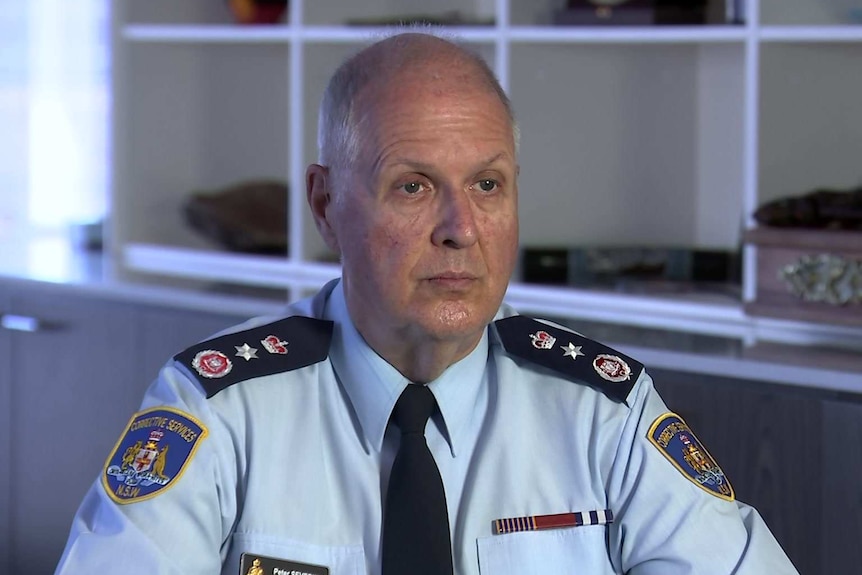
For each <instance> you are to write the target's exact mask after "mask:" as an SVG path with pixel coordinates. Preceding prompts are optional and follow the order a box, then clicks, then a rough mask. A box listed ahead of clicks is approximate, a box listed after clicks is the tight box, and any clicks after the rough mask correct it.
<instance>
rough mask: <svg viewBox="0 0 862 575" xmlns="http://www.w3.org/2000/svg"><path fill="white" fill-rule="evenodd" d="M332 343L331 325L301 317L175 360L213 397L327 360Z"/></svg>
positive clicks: (204, 344)
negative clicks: (254, 380) (242, 383)
mask: <svg viewBox="0 0 862 575" xmlns="http://www.w3.org/2000/svg"><path fill="white" fill-rule="evenodd" d="M331 339H332V322H331V321H326V320H322V319H315V318H312V317H304V316H298V315H297V316H291V317H288V318H285V319H281V320H278V321H276V322H273V323H268V324H266V325H262V326H259V327H255V328H252V329H248V330H245V331H239V332H236V333H229V334H226V335H223V336H220V337H217V338H214V339H210V340H207V341H204V342H201V343H199V344H197V345H193V346H192V347H190V348H188V349H186V350H185V351H183V352H181V353H178V354H177V355H175V356H174V359H175V360H176V361H178V362H179V363H181V364H183V365H184V366H186V367H187V368H189V370H190V371H191V372H192V374H194V375H196V376H197V379H198V381H199V382H200V384H201V386H203V388H204V391H206V394H207V398H210V397H212V396H214V395H215V394H217V393H218V392H220V391H221V390H223V389H225V388H228V387H230V386H231V385H233V384H235V383H238V382H240V381H245V380H247V379H252V378H255V377H262V376H265V375H272V374H274V373H282V372H285V371H292V370H294V369H300V368H302V367H306V366H309V365H312V364H315V363H318V362H320V361H323V360H324V359H326V357H327V356H328V355H329V342H330V340H331Z"/></svg>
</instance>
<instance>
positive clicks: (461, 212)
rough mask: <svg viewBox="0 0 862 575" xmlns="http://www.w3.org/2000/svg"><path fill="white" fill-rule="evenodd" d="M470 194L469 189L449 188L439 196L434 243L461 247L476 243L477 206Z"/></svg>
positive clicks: (433, 236)
mask: <svg viewBox="0 0 862 575" xmlns="http://www.w3.org/2000/svg"><path fill="white" fill-rule="evenodd" d="M469 194H470V192H469V191H468V190H464V189H456V188H448V189H446V190H445V193H443V194H440V195H439V196H438V197H439V198H440V203H439V204H438V206H437V214H438V221H437V225H436V226H435V227H434V232H433V234H432V237H431V241H432V242H433V243H434V245H437V246H445V247H450V248H456V249H460V248H466V247H469V246H471V245H473V244H475V243H476V241H477V240H478V230H477V227H476V214H475V211H474V210H475V207H476V206H475V205H474V204H473V202H472V200H471V199H470V196H469Z"/></svg>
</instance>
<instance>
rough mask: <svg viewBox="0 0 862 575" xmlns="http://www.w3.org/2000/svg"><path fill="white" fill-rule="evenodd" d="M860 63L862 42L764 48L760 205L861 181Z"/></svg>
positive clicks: (843, 186) (861, 87)
mask: <svg viewBox="0 0 862 575" xmlns="http://www.w3.org/2000/svg"><path fill="white" fill-rule="evenodd" d="M860 62H862V44H858V45H844V44H841V45H835V44H768V45H765V46H763V47H762V48H761V64H760V96H761V97H760V108H759V120H760V123H759V134H760V149H759V154H758V156H759V167H758V173H759V182H758V205H761V204H763V203H765V202H768V201H772V200H776V199H779V198H784V197H788V196H795V195H801V194H805V193H807V192H810V191H813V190H814V189H816V188H836V189H849V188H852V187H855V186H858V185H859V183H860V178H862V164H860V160H859V149H860V144H862V115H860V108H859V103H860V102H862V71H860V70H862V69H860V66H859V63H860ZM854 72H855V73H854Z"/></svg>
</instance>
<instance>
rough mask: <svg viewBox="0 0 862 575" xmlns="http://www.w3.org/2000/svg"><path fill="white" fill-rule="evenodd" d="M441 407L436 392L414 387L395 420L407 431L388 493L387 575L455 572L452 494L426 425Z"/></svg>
mask: <svg viewBox="0 0 862 575" xmlns="http://www.w3.org/2000/svg"><path fill="white" fill-rule="evenodd" d="M435 406H436V402H435V401H434V395H432V394H431V390H430V389H428V388H427V387H425V386H424V385H419V384H410V385H408V386H407V389H405V390H404V392H403V393H402V394H401V397H399V398H398V403H396V404H395V409H394V410H393V412H392V421H393V422H394V423H395V424H396V425H397V426H398V429H400V430H401V445H399V447H398V453H397V454H396V455H395V462H394V463H393V464H392V473H391V474H390V475H389V488H388V490H387V492H386V508H385V509H384V515H383V575H451V573H452V543H451V540H450V537H449V514H448V512H447V511H446V493H445V492H444V490H443V480H442V479H441V478H440V471H439V470H438V469H437V464H436V463H434V458H433V457H432V456H431V451H430V450H429V449H428V444H427V443H426V442H425V424H426V423H427V422H428V418H429V417H430V416H431V413H433V411H434V407H435Z"/></svg>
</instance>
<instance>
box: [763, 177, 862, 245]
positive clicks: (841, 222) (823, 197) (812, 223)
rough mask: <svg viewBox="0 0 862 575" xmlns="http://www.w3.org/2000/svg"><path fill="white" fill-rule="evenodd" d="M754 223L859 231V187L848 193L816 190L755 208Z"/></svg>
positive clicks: (861, 201) (861, 194) (861, 200)
mask: <svg viewBox="0 0 862 575" xmlns="http://www.w3.org/2000/svg"><path fill="white" fill-rule="evenodd" d="M754 219H755V220H757V223H759V224H760V225H763V226H769V227H775V228H835V229H845V230H846V229H851V230H852V229H857V230H862V186H860V187H858V188H855V189H851V190H835V189H827V188H820V189H817V190H814V191H812V192H808V193H807V194H804V195H801V196H790V197H786V198H780V199H778V200H774V201H771V202H767V203H765V204H763V205H761V206H760V207H759V208H757V210H756V211H755V212H754ZM860 241H862V239H860Z"/></svg>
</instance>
